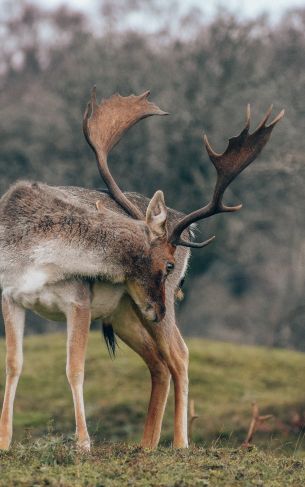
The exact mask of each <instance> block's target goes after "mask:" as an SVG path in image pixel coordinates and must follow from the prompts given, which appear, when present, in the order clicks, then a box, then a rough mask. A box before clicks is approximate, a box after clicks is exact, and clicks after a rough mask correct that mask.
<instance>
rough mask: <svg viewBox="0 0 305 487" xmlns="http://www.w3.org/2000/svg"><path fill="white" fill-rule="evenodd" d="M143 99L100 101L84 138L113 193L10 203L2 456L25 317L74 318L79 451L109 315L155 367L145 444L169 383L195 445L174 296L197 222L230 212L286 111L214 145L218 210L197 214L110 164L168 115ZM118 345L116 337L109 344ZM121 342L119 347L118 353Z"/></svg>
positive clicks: (2, 257)
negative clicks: (92, 345) (240, 183)
mask: <svg viewBox="0 0 305 487" xmlns="http://www.w3.org/2000/svg"><path fill="white" fill-rule="evenodd" d="M148 95H149V92H146V93H143V94H142V95H140V96H134V95H131V96H128V97H121V96H120V95H114V96H112V97H111V98H109V99H107V100H105V101H103V102H102V103H101V104H98V103H97V101H96V97H95V92H93V94H92V97H91V100H90V101H89V103H88V106H87V109H86V112H85V115H84V119H83V130H84V134H85V137H86V139H87V141H88V143H89V145H90V146H91V147H92V149H93V150H94V152H95V155H96V158H97V163H98V168H99V171H100V174H101V176H102V178H103V180H104V181H105V183H106V185H107V187H108V192H107V191H104V192H98V191H95V190H91V189H85V188H77V187H51V186H48V185H46V184H42V183H35V182H34V183H32V182H27V181H21V182H17V183H16V184H15V185H13V186H12V187H11V188H10V189H9V190H8V191H7V193H6V194H4V196H3V197H2V198H1V200H0V282H1V289H2V311H3V317H4V322H5V332H6V344H7V357H6V385H5V394H4V401H3V409H2V415H1V420H0V448H1V449H7V448H8V447H9V445H10V442H11V438H12V422H13V404H14V398H15V393H16V388H17V383H18V379H19V376H20V373H21V369H22V362H23V352H22V341H23V330H24V320H25V310H26V309H31V310H33V311H34V312H36V313H37V314H39V315H41V316H44V317H46V318H48V319H51V320H63V319H66V320H67V329H68V333H67V367H66V372H67V377H68V381H69V383H70V386H71V389H72V395H73V401H74V410H75V420H76V439H77V445H78V446H79V447H80V448H81V449H85V450H89V449H90V438H89V435H88V431H87V426H86V419H85V408H84V402H83V380H84V362H85V351H86V344H87V338H88V332H89V327H90V323H91V321H92V320H94V319H97V318H101V319H102V320H103V323H104V326H105V327H106V328H105V329H106V330H107V329H108V334H107V333H106V334H107V336H108V341H109V338H110V339H111V337H112V338H113V337H114V335H112V333H115V334H116V335H118V336H119V337H120V338H121V339H122V340H123V341H124V342H125V343H127V345H129V346H130V347H131V348H132V349H133V350H134V351H135V352H137V353H138V354H139V355H140V356H141V357H142V358H143V360H144V361H145V362H146V364H147V366H148V368H149V370H150V373H151V397H150V402H149V407H148V414H147V419H146V422H145V427H144V435H143V439H142V445H143V447H150V448H153V447H156V445H157V444H158V441H159V437H160V431H161V423H162V418H163V414H164V409H165V404H166V401H167V396H168V391H169V384H170V377H172V378H173V383H174V388H175V421H174V446H175V447H186V446H187V445H188V437H187V393H188V349H187V347H186V345H185V343H184V341H183V339H182V337H181V335H180V332H179V330H178V328H177V326H176V320H175V309H174V301H175V292H176V290H177V288H178V287H179V283H180V281H181V279H182V278H183V276H184V274H185V272H186V268H187V263H188V258H189V252H190V248H192V247H193V248H198V247H204V246H205V245H207V244H208V243H210V242H211V241H212V239H213V237H212V238H210V239H208V240H207V241H206V242H202V243H197V242H193V241H192V237H191V234H190V231H189V229H190V225H191V224H192V223H194V222H196V221H199V220H202V219H204V218H207V217H210V216H212V215H214V214H217V213H221V212H233V211H237V210H239V209H240V208H241V205H238V206H232V207H231V206H225V205H224V204H223V202H222V197H223V194H224V191H225V189H226V188H227V186H228V185H229V184H230V183H231V182H232V181H233V180H234V179H235V178H236V176H237V175H238V174H239V173H240V172H241V171H243V170H244V169H245V168H246V167H247V166H248V165H249V164H250V163H251V162H252V161H254V159H255V158H256V157H257V155H258V154H259V153H260V151H261V150H262V148H263V147H264V145H265V144H266V143H267V141H268V139H269V137H270V134H271V132H272V129H273V128H274V126H275V124H276V123H277V122H278V121H279V120H280V119H281V118H282V116H283V114H284V112H283V111H282V112H281V113H280V114H279V115H278V116H277V117H276V118H275V119H274V120H273V121H272V122H271V123H270V125H266V122H267V120H268V118H269V116H270V113H271V110H269V111H268V112H267V114H266V116H265V117H264V118H263V120H262V122H261V123H260V124H259V126H258V127H257V129H256V130H255V132H253V133H252V134H249V125H250V108H249V107H248V109H247V121H246V126H245V128H244V129H243V130H242V132H241V133H240V135H238V136H237V137H233V138H231V139H230V141H229V145H228V147H227V149H226V150H225V152H224V153H223V154H217V153H216V152H214V151H213V149H212V148H211V146H210V144H209V142H208V139H207V138H206V136H205V138H204V141H205V146H206V149H207V152H208V155H209V157H210V159H211V161H212V163H213V165H214V166H215V168H216V171H217V180H216V185H215V189H214V192H213V196H212V199H211V201H210V202H209V203H208V204H207V205H206V206H204V207H203V208H201V209H198V210H196V211H194V212H192V213H190V214H189V215H183V214H181V213H179V212H177V211H175V210H171V209H167V208H166V206H165V203H164V197H163V193H162V192H161V191H157V192H156V193H155V194H154V196H153V197H152V199H151V200H150V201H149V200H148V199H147V198H145V197H144V196H142V195H139V194H134V193H123V192H122V191H121V190H120V188H119V187H118V185H117V184H116V182H115V181H114V179H113V177H112V175H111V173H110V171H109V169H108V164H107V155H108V153H109V152H110V150H111V149H112V147H113V146H114V145H115V144H116V143H117V142H118V141H119V140H120V137H121V136H122V134H123V133H124V132H125V131H126V130H127V129H128V128H130V127H131V126H132V125H134V124H135V123H136V122H138V121H139V120H141V119H143V118H145V117H149V116H151V115H164V114H165V112H163V111H162V110H160V109H159V108H158V107H157V106H156V105H155V104H153V103H151V102H149V101H148ZM110 342H111V340H110ZM111 344H112V345H113V342H112V343H110V345H111Z"/></svg>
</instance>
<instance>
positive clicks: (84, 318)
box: [66, 304, 91, 451]
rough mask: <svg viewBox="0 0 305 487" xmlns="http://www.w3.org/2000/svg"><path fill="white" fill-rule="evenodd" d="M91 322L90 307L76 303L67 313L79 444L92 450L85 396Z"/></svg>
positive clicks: (69, 374) (69, 367)
mask: <svg viewBox="0 0 305 487" xmlns="http://www.w3.org/2000/svg"><path fill="white" fill-rule="evenodd" d="M90 323H91V312H90V309H88V308H87V307H82V306H80V305H76V304H73V305H71V306H70V309H69V311H68V313H67V325H68V335H67V368H66V372H67V378H68V381H69V384H70V386H71V390H72V396H73V403H74V412H75V423H76V441H77V446H78V447H79V448H80V449H81V450H85V451H89V450H90V438H89V434H88V430H87V424H86V416H85V407H84V397H83V384H84V370H85V355H86V348H87V342H88V334H89V328H90Z"/></svg>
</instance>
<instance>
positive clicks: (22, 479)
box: [0, 332, 305, 487]
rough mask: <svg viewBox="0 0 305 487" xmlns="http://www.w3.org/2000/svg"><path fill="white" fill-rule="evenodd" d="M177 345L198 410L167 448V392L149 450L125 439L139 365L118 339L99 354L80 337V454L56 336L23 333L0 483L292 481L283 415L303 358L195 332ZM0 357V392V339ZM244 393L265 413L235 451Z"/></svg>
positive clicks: (132, 423)
mask: <svg viewBox="0 0 305 487" xmlns="http://www.w3.org/2000/svg"><path fill="white" fill-rule="evenodd" d="M188 345H189V348H190V396H191V398H193V399H195V405H196V412H197V413H198V414H199V419H198V420H197V421H196V423H195V427H194V438H193V440H194V444H193V445H192V447H191V448H190V449H189V450H188V451H174V450H172V448H171V438H172V423H173V398H172V396H170V398H169V405H168V408H167V411H166V415H165V420H164V427H163V430H162V440H161V447H160V448H159V449H158V450H156V451H155V452H150V451H145V450H143V449H140V448H139V447H138V446H136V442H137V441H138V440H139V438H140V437H141V433H142V429H143V424H144V418H145V414H146V407H147V403H148V399H149V392H150V379H149V374H148V371H147V370H146V366H145V365H144V364H143V363H142V361H141V359H140V358H139V357H137V356H136V355H135V354H134V353H133V352H132V351H130V350H129V349H128V348H127V347H125V346H124V345H123V344H121V343H120V347H119V349H118V353H117V358H116V359H115V360H111V359H110V358H109V357H108V354H107V351H106V348H105V346H104V345H103V342H102V339H101V337H100V334H99V333H98V332H92V333H91V336H90V342H89V347H88V354H87V363H86V379H85V402H86V412H87V418H88V425H89V430H90V433H91V436H92V438H93V445H94V446H93V451H92V454H91V455H90V456H81V455H79V454H78V453H77V452H76V451H75V449H74V442H73V441H72V439H71V438H72V433H73V430H74V418H73V405H72V399H71V394H70V390H69V388H68V385H67V380H66V377H65V338H64V335H63V334H54V335H44V336H31V337H27V338H26V339H25V366H24V371H23V374H22V377H21V380H20V384H19V387H18V391H17V398H16V403H15V418H14V443H13V447H12V449H11V450H10V451H9V452H4V453H2V454H0V472H1V473H0V486H2V485H3V486H10V485H24V486H27V485H28V486H30V485H31V486H34V485H37V486H38V485H39V486H40V485H54V486H55V485H56V486H57V485H61V486H70V485H71V486H72V485H73V486H74V485H79V486H81V485H87V486H95V487H97V486H102V485H103V486H105V487H107V486H116V485H118V486H119V485H120V486H124V485H131V486H146V485H147V486H156V487H157V486H173V487H174V486H175V487H185V486H197V485H198V486H199V485H200V486H205V485H209V486H214V485H215V486H218V485H219V486H234V485H237V486H238V485H243V486H248V485H249V486H252V485H257V486H258V485H267V486H283V485H293V486H298V485H300V486H303V485H304V484H305V441H304V438H303V433H302V430H300V429H298V428H296V427H292V417H293V415H295V413H297V412H298V413H299V414H300V415H301V416H302V415H303V411H304V409H305V408H304V405H305V386H304V385H303V384H304V380H303V376H304V371H305V355H304V354H301V353H297V352H292V351H285V350H270V349H265V348H256V347H242V346H237V345H232V344H225V343H219V342H211V341H206V340H201V339H198V340H195V339H193V340H190V341H189V342H188ZM0 358H1V363H0V395H1V398H2V394H3V388H4V343H3V341H0ZM252 400H257V402H258V404H259V406H260V409H261V412H262V414H269V413H271V414H274V419H273V420H271V421H270V422H269V423H268V429H267V431H259V432H258V433H257V435H256V436H255V444H256V445H257V447H256V448H254V449H253V450H252V451H244V450H243V449H241V448H239V446H240V444H241V442H242V440H243V439H244V437H245V434H246V430H247V427H248V424H249V420H250V415H251V408H250V404H251V401H252ZM303 458H304V460H303Z"/></svg>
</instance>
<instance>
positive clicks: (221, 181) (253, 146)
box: [169, 105, 284, 248]
mask: <svg viewBox="0 0 305 487" xmlns="http://www.w3.org/2000/svg"><path fill="white" fill-rule="evenodd" d="M271 111H272V105H271V107H270V108H269V110H268V111H267V113H266V115H265V116H264V118H263V119H262V121H261V122H260V124H259V125H258V127H257V129H256V130H255V131H254V132H253V133H252V134H249V128H250V105H248V106H247V114H246V125H245V128H244V129H243V130H242V132H241V133H240V134H239V135H238V136H236V137H232V138H231V139H229V144H228V147H227V148H226V150H225V151H224V153H223V154H218V153H217V152H215V151H214V150H213V149H212V147H211V146H210V144H209V141H208V138H207V136H206V135H204V144H205V147H206V150H207V153H208V155H209V158H210V160H211V161H212V163H213V164H214V166H215V169H216V172H217V180H216V185H215V189H214V193H213V196H212V199H211V201H210V202H209V203H208V204H207V205H206V206H204V207H203V208H200V209H199V210H196V211H193V212H192V213H190V214H188V215H186V216H185V217H184V218H182V219H181V220H180V221H179V222H178V223H177V225H176V226H175V227H174V228H173V230H172V233H171V235H170V237H169V241H170V242H171V243H172V244H173V245H182V246H185V247H194V248H200V247H205V246H206V245H208V244H209V243H210V242H211V241H212V240H214V237H211V238H209V239H208V240H206V241H205V242H200V243H197V242H189V241H186V240H184V239H183V238H182V237H181V234H182V232H183V231H184V230H185V229H186V228H188V227H189V226H190V225H191V224H192V223H195V222H197V221H199V220H203V219H204V218H208V217H209V216H212V215H215V214H216V213H223V212H232V211H238V210H240V208H241V207H242V205H237V206H225V205H224V204H223V202H222V197H223V194H224V192H225V190H226V188H227V187H228V186H229V184H230V183H231V182H232V181H233V180H234V179H235V178H236V176H238V174H239V173H240V172H241V171H243V170H244V169H245V168H246V167H247V166H248V165H249V164H251V162H253V161H254V159H256V157H257V156H258V155H259V153H260V152H261V150H262V149H263V147H264V146H265V145H266V143H267V142H268V140H269V137H270V135H271V132H272V130H273V128H274V126H275V125H276V124H277V122H279V121H280V120H281V119H282V118H283V116H284V110H282V111H281V112H280V113H279V114H278V115H277V117H275V118H274V120H273V121H272V122H271V123H270V124H269V125H266V122H267V120H268V118H269V117H270V115H271Z"/></svg>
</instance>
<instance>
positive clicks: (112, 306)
mask: <svg viewBox="0 0 305 487" xmlns="http://www.w3.org/2000/svg"><path fill="white" fill-rule="evenodd" d="M124 292H125V288H124V285H122V284H110V283H107V282H100V281H97V282H95V283H94V284H93V286H92V296H91V315H92V319H93V320H95V319H97V318H107V317H109V316H110V315H111V314H112V313H113V312H114V311H115V310H116V308H117V307H118V305H119V302H120V300H121V298H122V296H123V294H124Z"/></svg>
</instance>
